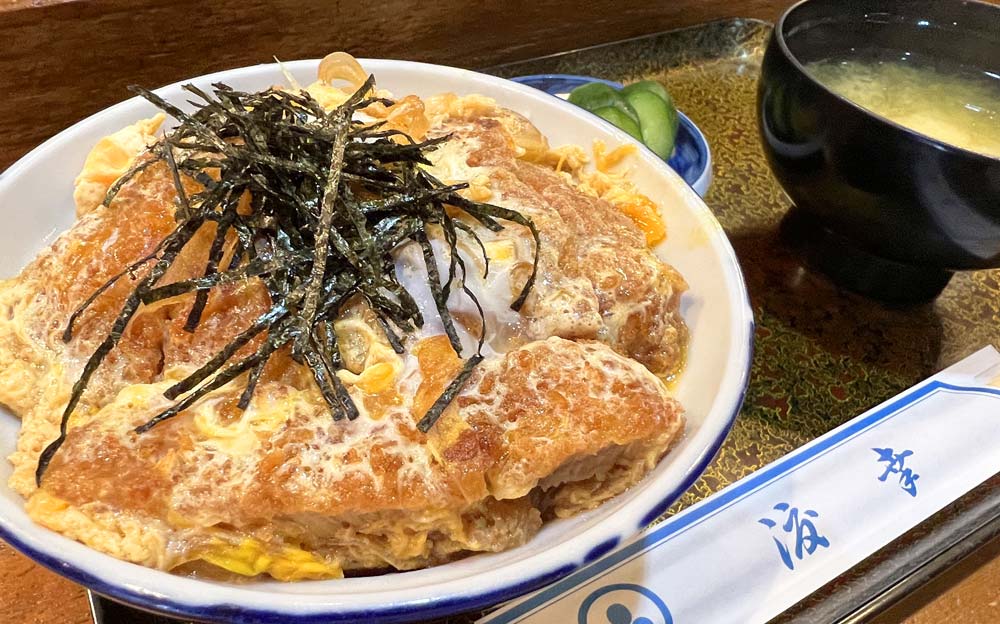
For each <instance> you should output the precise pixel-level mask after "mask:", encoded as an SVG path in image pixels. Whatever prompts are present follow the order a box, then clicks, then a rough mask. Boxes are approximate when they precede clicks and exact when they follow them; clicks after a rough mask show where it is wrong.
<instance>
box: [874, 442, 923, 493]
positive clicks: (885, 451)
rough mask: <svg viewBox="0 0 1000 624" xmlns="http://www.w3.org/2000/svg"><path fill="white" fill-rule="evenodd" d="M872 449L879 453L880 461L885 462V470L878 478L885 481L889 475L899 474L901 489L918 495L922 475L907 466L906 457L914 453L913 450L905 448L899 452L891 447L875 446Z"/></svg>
mask: <svg viewBox="0 0 1000 624" xmlns="http://www.w3.org/2000/svg"><path fill="white" fill-rule="evenodd" d="M872 450H873V451H875V452H876V453H877V454H878V463H882V462H885V472H883V473H882V476H881V477H879V478H878V480H879V481H882V482H883V483H884V482H885V481H886V479H888V478H889V475H899V487H900V489H902V490H903V491H904V492H906V493H907V494H909V495H910V496H913V497H914V498H915V497H916V496H917V479H919V478H920V475H918V474H917V473H915V472H913V470H912V469H910V468H907V467H906V466H905V464H906V458H907V457H909V456H911V455H913V451H911V450H909V449H903V450H902V451H900V452H899V453H897V452H896V451H894V450H892V449H891V448H873V449H872Z"/></svg>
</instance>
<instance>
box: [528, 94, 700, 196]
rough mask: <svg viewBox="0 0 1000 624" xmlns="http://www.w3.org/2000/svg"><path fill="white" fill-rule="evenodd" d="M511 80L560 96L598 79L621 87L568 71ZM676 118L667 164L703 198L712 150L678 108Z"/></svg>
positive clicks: (696, 128) (692, 123)
mask: <svg viewBox="0 0 1000 624" xmlns="http://www.w3.org/2000/svg"><path fill="white" fill-rule="evenodd" d="M511 80H513V81H514V82H519V83H521V84H526V85H528V86H529V87H534V88H536V89H538V90H540V91H544V92H546V93H548V94H549V95H554V96H556V97H561V98H563V99H565V98H566V95H567V94H569V92H570V91H572V90H573V89H575V88H576V87H579V86H580V85H583V84H587V83H588V82H601V83H604V84H606V85H608V86H611V87H614V88H616V89H620V88H621V87H622V84H621V83H620V82H613V81H611V80H604V79H602V78H591V77H590V76H573V75H569V74H535V75H532V76H518V77H517V78H511ZM677 117H678V118H679V119H680V124H679V126H678V128H677V139H676V143H675V145H674V153H673V155H672V156H671V157H670V159H669V160H668V161H667V164H668V165H670V167H671V168H672V169H673V170H674V171H676V172H677V173H678V174H680V176H681V177H682V178H683V179H684V181H685V182H687V183H688V185H689V186H690V187H691V188H693V189H694V190H695V192H696V193H698V195H700V196H701V197H704V196H705V193H707V192H708V187H709V185H711V183H712V152H711V151H710V150H709V149H708V141H707V140H705V135H704V134H702V133H701V130H699V129H698V126H696V125H694V122H693V121H691V120H690V119H688V117H687V115H685V114H684V113H682V112H681V111H677Z"/></svg>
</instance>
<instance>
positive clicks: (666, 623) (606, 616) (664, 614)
mask: <svg viewBox="0 0 1000 624" xmlns="http://www.w3.org/2000/svg"><path fill="white" fill-rule="evenodd" d="M673 622H674V619H673V617H671V615H670V609H668V608H667V605H666V603H665V602H663V599H662V598H660V597H659V596H658V595H656V592H654V591H653V590H651V589H649V588H648V587H643V586H642V585H636V584H635V583H613V584H611V585H605V586H604V587H599V588H598V589H595V590H594V591H592V592H590V594H589V595H588V596H587V597H586V598H584V599H583V602H581V603H580V609H579V611H577V624H673Z"/></svg>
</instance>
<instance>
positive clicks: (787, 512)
mask: <svg viewBox="0 0 1000 624" xmlns="http://www.w3.org/2000/svg"><path fill="white" fill-rule="evenodd" d="M774 511H779V512H782V514H783V516H780V517H783V518H784V522H783V523H782V522H781V520H780V519H779V520H773V519H771V518H761V519H760V520H758V521H757V522H759V523H761V524H763V525H764V526H766V527H767V528H769V529H771V533H772V535H771V538H772V539H773V540H774V545H775V546H777V547H778V554H779V555H780V556H781V561H782V563H784V564H785V567H787V568H788V569H789V570H794V569H795V561H794V560H793V559H792V556H793V554H794V556H795V559H798V560H799V561H802V558H803V557H805V556H806V555H811V554H813V552H815V551H816V549H817V548H819V547H821V546H822V547H823V548H829V547H830V540H828V539H827V538H826V537H824V536H822V535H820V534H819V531H818V530H817V529H816V524H815V523H814V522H813V520H814V519H816V518H819V513H817V512H816V511H813V510H812V509H806V510H805V511H802V512H801V513H800V512H799V508H798V507H792V506H791V505H789V504H788V503H778V504H777V505H775V506H774ZM780 517H779V518H780ZM775 529H779V530H781V531H782V532H783V533H784V534H783V535H781V536H780V537H781V539H778V537H776V536H775V535H774V530H775ZM789 537H791V538H792V539H793V540H794V543H793V544H792V546H791V547H789V546H788V543H787V539H788V538H789Z"/></svg>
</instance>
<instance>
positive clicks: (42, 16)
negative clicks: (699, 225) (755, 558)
mask: <svg viewBox="0 0 1000 624" xmlns="http://www.w3.org/2000/svg"><path fill="white" fill-rule="evenodd" d="M993 1H998V0H993ZM788 4H791V2H789V0H744V1H743V2H729V1H728V0H673V1H672V2H663V3H620V2H616V1H613V0H595V1H592V2H589V3H587V5H586V6H585V8H584V10H585V12H586V19H580V18H579V16H580V7H579V6H578V3H577V2H574V1H573V0H552V1H550V2H545V3H537V2H505V3H491V4H490V5H489V6H486V5H485V4H484V5H480V4H479V3H467V2H464V1H463V0H430V1H425V2H419V3H418V2H416V0H383V2H380V3H348V2H342V1H334V2H322V1H308V0H272V1H270V2H265V1H262V0H242V1H240V2H236V1H235V0H221V1H217V2H212V3H210V5H209V3H203V2H195V1H194V0H180V1H178V2H171V3H167V2H161V1H159V0H137V1H133V2H120V1H113V0H108V1H96V0H62V1H59V0H33V1H32V0H13V2H10V1H8V2H7V3H6V4H3V5H0V75H3V76H4V84H5V85H6V87H7V88H6V89H5V93H4V96H3V99H2V103H0V137H3V139H2V140H0V170H2V169H3V168H6V167H7V166H8V165H10V164H11V163H12V162H13V161H14V160H16V159H17V158H18V157H20V156H21V155H23V154H24V153H25V152H27V151H28V150H29V149H31V148H32V147H34V146H35V145H36V144H38V143H39V142H41V141H42V140H44V139H45V138H47V137H49V136H51V135H52V134H55V133H56V132H58V131H59V130H61V129H63V128H65V127H66V126H68V125H70V124H72V123H73V122H75V121H77V120H79V119H82V118H83V117H85V116H87V115H89V114H91V113H93V112H96V111H98V110H100V109H102V108H104V107H106V106H108V105H110V104H112V103H114V102H116V101H118V100H120V99H122V98H123V97H125V91H124V88H125V86H126V85H128V84H132V83H139V84H143V85H145V86H158V85H161V84H166V83H169V82H173V81H176V80H179V79H182V78H185V77H189V76H194V75H198V74H202V73H206V72H210V71H216V70H220V69H225V68H229V67H236V66H241V65H247V64H252V63H258V62H265V61H268V60H270V59H271V57H272V55H276V56H278V57H280V58H283V59H295V58H310V57H318V56H322V55H323V54H325V53H326V52H328V51H331V50H334V49H346V50H348V51H350V52H352V53H354V54H356V55H358V56H379V57H388V58H393V57H395V58H412V59H418V60H426V61H431V62H439V63H445V64H452V65H460V66H468V67H481V66H487V65H493V64H498V63H502V62H509V61H515V60H519V59H524V58H529V57H536V56H540V55H544V54H549V53H554V52H558V51H562V50H567V49H573V48H578V47H584V46H588V45H594V44H598V43H604V42H607V41H612V40H617V39H624V38H627V37H632V36H637V35H642V34H646V33H651V32H657V31H662V30H668V29H671V28H677V27H681V26H686V25H691V24H695V23H701V22H705V21H709V20H712V19H717V18H721V17H734V16H745V17H756V18H760V19H766V20H773V19H775V18H776V17H777V15H778V14H779V13H780V12H781V10H782V9H783V8H784V7H785V6H787V5H788ZM206 5H208V6H206ZM376 11H377V12H376ZM568 16H572V19H569V18H568ZM581 26H583V27H581ZM473 35H474V36H473ZM89 621H90V618H89V610H88V605H87V601H86V595H85V592H84V590H83V589H82V588H81V587H79V586H76V585H74V584H72V583H70V582H68V581H65V580H63V579H61V578H60V577H58V576H56V575H54V574H52V573H50V572H48V571H46V570H44V569H42V568H40V567H38V566H36V565H35V564H33V563H32V562H30V561H29V560H27V559H25V558H24V557H22V556H21V555H19V554H17V553H15V552H13V551H12V550H11V549H10V548H8V547H7V546H6V545H4V544H2V543H0V623H6V622H10V623H11V624H14V623H17V624H22V623H24V624H84V623H86V622H89ZM953 621H955V622H963V623H968V624H977V623H982V624H988V623H994V622H1000V540H995V541H994V542H993V543H991V544H990V545H989V546H987V547H986V548H983V549H981V550H980V551H979V552H977V553H976V554H975V555H974V556H972V557H969V558H968V559H967V560H965V561H963V562H962V563H960V564H959V565H958V566H956V567H955V568H954V569H952V570H951V571H949V572H948V573H947V574H945V575H943V576H942V577H940V578H938V579H937V580H935V581H934V582H933V583H931V584H929V585H927V586H925V587H924V588H922V589H921V590H920V591H917V592H914V593H913V594H911V595H910V596H909V597H908V598H907V599H906V600H904V601H903V602H902V603H900V604H898V605H896V606H895V607H894V608H893V609H891V610H890V611H889V612H887V613H885V614H883V615H882V616H881V617H880V618H879V619H878V622H879V623H880V624H888V623H890V622H911V623H913V624H929V623H937V622H953Z"/></svg>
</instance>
